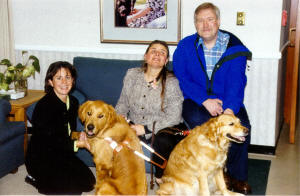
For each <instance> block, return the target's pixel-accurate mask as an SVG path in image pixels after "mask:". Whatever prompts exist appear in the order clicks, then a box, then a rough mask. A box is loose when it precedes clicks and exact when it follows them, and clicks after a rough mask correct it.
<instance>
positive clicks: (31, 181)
mask: <svg viewBox="0 0 300 196" xmlns="http://www.w3.org/2000/svg"><path fill="white" fill-rule="evenodd" d="M25 182H26V183H28V184H30V185H32V186H33V187H35V188H37V182H36V180H35V179H34V178H33V177H32V176H30V175H27V176H26V177H25Z"/></svg>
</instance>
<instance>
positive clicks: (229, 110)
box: [224, 108, 234, 115]
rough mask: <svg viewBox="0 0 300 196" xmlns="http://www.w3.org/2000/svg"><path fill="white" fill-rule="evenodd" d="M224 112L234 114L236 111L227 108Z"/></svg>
mask: <svg viewBox="0 0 300 196" xmlns="http://www.w3.org/2000/svg"><path fill="white" fill-rule="evenodd" d="M224 114H232V115H234V112H233V111H232V109H230V108H227V109H226V110H224Z"/></svg>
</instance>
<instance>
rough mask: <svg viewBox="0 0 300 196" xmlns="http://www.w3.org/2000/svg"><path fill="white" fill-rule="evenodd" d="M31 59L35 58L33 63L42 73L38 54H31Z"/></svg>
mask: <svg viewBox="0 0 300 196" xmlns="http://www.w3.org/2000/svg"><path fill="white" fill-rule="evenodd" d="M29 59H31V60H33V62H32V65H33V67H34V69H35V71H37V72H38V73H40V62H39V59H38V58H37V57H36V56H33V55H31V56H30V57H29Z"/></svg>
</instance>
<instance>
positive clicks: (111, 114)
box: [106, 104, 117, 126]
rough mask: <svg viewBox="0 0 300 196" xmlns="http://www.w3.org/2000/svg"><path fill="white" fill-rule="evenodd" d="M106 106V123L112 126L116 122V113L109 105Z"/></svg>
mask: <svg viewBox="0 0 300 196" xmlns="http://www.w3.org/2000/svg"><path fill="white" fill-rule="evenodd" d="M106 106H107V114H108V116H107V117H108V119H107V122H108V124H109V125H111V126H112V125H114V124H115V123H116V121H117V113H116V111H115V109H114V107H113V106H111V105H109V104H107V105H106Z"/></svg>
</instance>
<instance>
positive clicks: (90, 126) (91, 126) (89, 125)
mask: <svg viewBox="0 0 300 196" xmlns="http://www.w3.org/2000/svg"><path fill="white" fill-rule="evenodd" d="M94 127H95V126H94V125H93V124H88V126H87V129H88V130H89V131H91V130H93V129H94Z"/></svg>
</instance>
